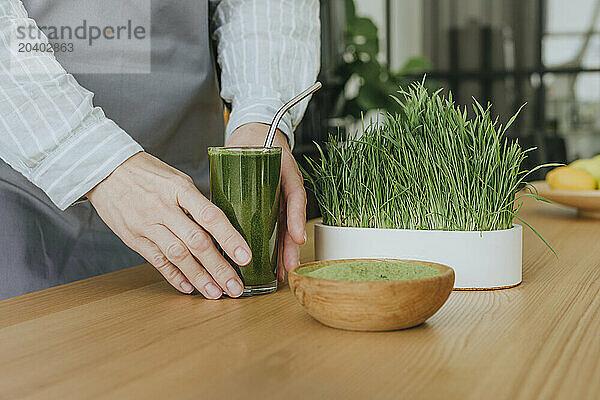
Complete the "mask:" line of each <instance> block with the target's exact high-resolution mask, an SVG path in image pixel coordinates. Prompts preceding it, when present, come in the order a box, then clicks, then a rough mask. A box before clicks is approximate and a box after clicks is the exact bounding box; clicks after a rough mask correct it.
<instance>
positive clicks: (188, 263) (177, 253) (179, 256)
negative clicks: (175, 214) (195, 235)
mask: <svg viewBox="0 0 600 400" xmlns="http://www.w3.org/2000/svg"><path fill="white" fill-rule="evenodd" d="M147 238H148V239H149V240H151V241H152V242H154V243H155V244H156V245H157V246H158V248H159V249H160V251H161V252H162V253H163V254H164V255H165V256H166V257H167V259H168V260H169V261H170V262H171V263H172V264H174V265H175V266H177V267H178V268H179V269H180V270H181V272H183V274H184V275H185V276H186V277H187V279H188V280H189V281H190V282H191V283H192V285H194V286H195V287H196V289H198V290H199V291H200V293H202V294H203V295H204V297H206V298H208V299H218V298H219V297H221V295H222V294H223V291H222V290H221V288H220V287H219V285H218V284H217V283H216V282H215V281H214V279H213V278H212V277H211V276H210V274H209V273H208V272H207V271H206V270H205V269H204V267H202V265H200V264H199V263H198V262H197V261H196V260H195V259H194V257H193V256H192V254H191V253H190V251H189V250H188V248H187V247H186V246H185V245H184V244H183V242H182V241H181V240H179V239H178V238H177V237H176V236H175V235H174V234H173V232H171V231H170V230H169V229H167V228H166V227H165V226H163V225H155V226H153V227H152V228H151V229H150V232H149V233H148V235H147Z"/></svg>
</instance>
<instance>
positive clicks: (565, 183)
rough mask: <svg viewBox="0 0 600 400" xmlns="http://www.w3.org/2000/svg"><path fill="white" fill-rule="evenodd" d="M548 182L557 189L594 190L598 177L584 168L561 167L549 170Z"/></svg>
mask: <svg viewBox="0 0 600 400" xmlns="http://www.w3.org/2000/svg"><path fill="white" fill-rule="evenodd" d="M546 182H548V185H549V186H550V187H551V188H552V189H557V190H594V189H596V179H594V177H593V176H592V174H590V173H589V172H587V171H586V170H584V169H581V168H577V167H572V166H568V167H559V168H555V169H553V170H552V171H550V172H548V174H547V175H546Z"/></svg>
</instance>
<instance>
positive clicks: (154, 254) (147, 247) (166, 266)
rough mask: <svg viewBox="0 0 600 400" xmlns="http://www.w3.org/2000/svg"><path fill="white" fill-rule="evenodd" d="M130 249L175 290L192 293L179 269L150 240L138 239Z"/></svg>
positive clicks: (188, 283)
mask: <svg viewBox="0 0 600 400" xmlns="http://www.w3.org/2000/svg"><path fill="white" fill-rule="evenodd" d="M132 248H133V249H134V250H135V251H136V252H138V253H139V254H140V255H141V256H142V257H144V258H145V259H146V260H147V261H148V262H149V263H150V264H152V266H154V268H156V269H157V270H158V272H160V273H161V275H162V276H164V277H165V279H166V280H167V281H168V282H169V283H170V284H171V285H172V286H173V287H174V288H175V289H177V290H179V291H180V292H183V293H191V292H193V291H194V287H193V286H192V284H191V283H190V281H188V280H187V278H186V277H185V275H183V273H182V272H181V271H180V270H179V268H177V267H176V266H175V265H173V263H171V262H170V261H169V260H168V259H167V257H165V255H164V254H163V253H162V252H161V251H160V249H159V248H158V247H157V246H156V245H155V244H154V243H152V242H151V241H150V240H148V239H147V238H144V237H139V238H138V239H137V240H136V244H135V245H134V246H132Z"/></svg>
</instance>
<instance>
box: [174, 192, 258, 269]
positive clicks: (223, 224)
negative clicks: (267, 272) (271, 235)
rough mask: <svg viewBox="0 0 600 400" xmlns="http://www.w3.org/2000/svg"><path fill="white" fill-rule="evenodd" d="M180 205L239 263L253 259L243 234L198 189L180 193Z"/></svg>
mask: <svg viewBox="0 0 600 400" xmlns="http://www.w3.org/2000/svg"><path fill="white" fill-rule="evenodd" d="M178 202H179V205H180V206H181V207H182V208H183V209H184V210H185V211H187V212H189V213H190V214H191V215H192V217H194V220H195V221H196V223H197V224H198V225H200V226H201V227H202V228H204V229H206V230H207V231H208V232H210V234H211V235H212V236H213V237H214V238H215V240H216V241H217V242H219V244H220V245H221V248H222V249H223V250H225V252H226V253H227V255H229V257H231V259H232V260H234V261H235V262H236V263H237V264H238V265H246V264H248V263H249V262H250V260H251V259H252V253H251V251H250V247H249V246H248V244H247V243H246V241H245V240H244V238H243V237H242V235H241V234H240V233H239V232H238V231H237V230H236V229H235V228H234V227H233V225H231V222H229V220H228V219H227V217H226V216H225V213H223V211H221V210H220V209H219V208H218V207H217V206H215V205H214V204H213V203H211V202H210V201H209V200H208V199H207V198H206V197H204V196H203V195H202V194H201V193H200V192H199V191H198V189H196V188H195V187H190V188H189V189H188V190H185V191H183V192H182V193H181V194H179V195H178Z"/></svg>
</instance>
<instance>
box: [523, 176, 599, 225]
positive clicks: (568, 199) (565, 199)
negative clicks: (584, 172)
mask: <svg viewBox="0 0 600 400" xmlns="http://www.w3.org/2000/svg"><path fill="white" fill-rule="evenodd" d="M532 185H533V186H534V187H535V188H536V190H537V191H538V193H539V194H540V196H542V197H544V198H546V199H548V200H550V201H552V202H553V203H558V204H562V205H564V206H570V207H575V208H576V209H577V211H578V212H579V215H580V216H582V217H586V218H600V190H556V189H552V188H550V186H548V183H546V182H545V181H537V182H533V183H532Z"/></svg>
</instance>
